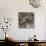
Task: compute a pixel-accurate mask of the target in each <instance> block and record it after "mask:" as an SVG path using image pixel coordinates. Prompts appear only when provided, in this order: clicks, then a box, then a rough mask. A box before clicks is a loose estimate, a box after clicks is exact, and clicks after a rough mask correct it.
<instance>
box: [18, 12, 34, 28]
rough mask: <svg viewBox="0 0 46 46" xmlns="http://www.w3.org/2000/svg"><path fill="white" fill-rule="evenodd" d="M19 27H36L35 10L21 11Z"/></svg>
mask: <svg viewBox="0 0 46 46" xmlns="http://www.w3.org/2000/svg"><path fill="white" fill-rule="evenodd" d="M18 27H19V28H34V12H19V13H18Z"/></svg>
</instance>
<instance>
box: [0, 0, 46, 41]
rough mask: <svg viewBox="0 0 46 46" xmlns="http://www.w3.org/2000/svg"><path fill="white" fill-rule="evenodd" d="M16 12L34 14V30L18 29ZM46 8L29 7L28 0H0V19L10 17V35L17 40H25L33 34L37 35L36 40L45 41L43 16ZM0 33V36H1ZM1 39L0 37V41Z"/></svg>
mask: <svg viewBox="0 0 46 46" xmlns="http://www.w3.org/2000/svg"><path fill="white" fill-rule="evenodd" d="M18 12H34V13H35V28H34V29H19V28H18ZM45 12H46V8H45V7H40V8H33V7H31V6H30V4H29V1H28V0H0V19H1V17H3V16H6V17H12V18H13V22H12V26H11V29H10V31H8V33H10V34H11V35H12V36H13V37H15V38H16V39H17V40H27V39H29V37H32V36H33V35H34V34H36V35H37V39H39V40H44V39H45V36H44V35H45V34H44V33H45V28H44V27H45V25H44V24H45V21H44V20H45V15H46V13H45ZM1 33H3V32H2V31H0V35H2V34H1ZM2 38H3V37H2V36H0V39H2Z"/></svg>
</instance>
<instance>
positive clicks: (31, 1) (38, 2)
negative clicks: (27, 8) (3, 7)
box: [29, 0, 43, 8]
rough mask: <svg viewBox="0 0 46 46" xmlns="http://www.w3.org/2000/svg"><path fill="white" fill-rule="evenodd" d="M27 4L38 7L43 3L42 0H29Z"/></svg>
mask: <svg viewBox="0 0 46 46" xmlns="http://www.w3.org/2000/svg"><path fill="white" fill-rule="evenodd" d="M29 4H30V5H31V6H32V7H34V8H38V7H40V6H41V5H42V4H43V0H29Z"/></svg>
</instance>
